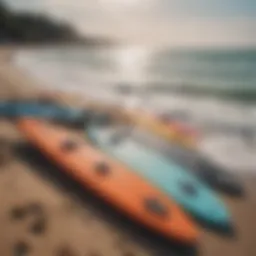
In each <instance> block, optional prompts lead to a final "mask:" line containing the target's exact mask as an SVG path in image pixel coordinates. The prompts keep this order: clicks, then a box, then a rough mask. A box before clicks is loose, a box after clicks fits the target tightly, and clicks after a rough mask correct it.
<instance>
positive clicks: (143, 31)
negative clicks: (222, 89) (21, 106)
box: [5, 0, 256, 47]
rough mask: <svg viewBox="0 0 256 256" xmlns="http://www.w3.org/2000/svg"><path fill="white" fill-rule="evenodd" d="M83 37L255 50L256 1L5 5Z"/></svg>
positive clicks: (46, 0) (20, 1)
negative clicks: (49, 18) (41, 15)
mask: <svg viewBox="0 0 256 256" xmlns="http://www.w3.org/2000/svg"><path fill="white" fill-rule="evenodd" d="M5 2H7V3H9V4H10V5H11V6H12V7H14V8H18V9H23V10H30V11H39V12H45V13H48V14H51V15H53V16H55V17H57V18H60V19H63V20H66V21H68V22H70V23H72V24H74V25H75V26H76V28H77V29H78V31H80V32H82V33H85V34H86V33H89V34H96V35H101V36H102V35H103V36H108V37H113V38H115V39H118V40H122V41H123V42H127V43H133V44H147V45H168V46H198V47H201V46H225V47H231V46H234V47H237V46H238V47H240V46H242V47H243V46H252V47H254V46H256V33H255V31H256V29H255V27H256V0H5Z"/></svg>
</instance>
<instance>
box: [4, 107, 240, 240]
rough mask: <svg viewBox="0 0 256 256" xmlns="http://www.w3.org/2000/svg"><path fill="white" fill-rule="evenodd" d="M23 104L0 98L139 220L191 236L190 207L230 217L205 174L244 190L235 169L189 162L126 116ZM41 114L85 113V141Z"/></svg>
mask: <svg viewBox="0 0 256 256" xmlns="http://www.w3.org/2000/svg"><path fill="white" fill-rule="evenodd" d="M19 104H21V105H20V109H18V108H17V106H16V108H7V107H6V105H4V104H2V105H1V104H0V114H1V111H2V112H4V111H3V110H5V113H7V112H8V111H10V110H11V111H10V112H9V115H10V113H12V115H13V116H14V117H16V118H18V126H19V128H20V130H21V131H22V133H23V134H24V135H25V136H26V137H27V138H28V140H29V141H31V142H32V143H33V144H34V145H36V146H37V147H38V148H39V149H40V150H41V151H42V152H43V153H45V154H46V155H47V156H48V157H50V158H51V159H52V160H54V161H55V162H57V163H58V164H59V165H61V166H62V167H63V170H65V171H66V172H68V173H69V174H70V175H72V176H73V177H74V178H76V179H77V180H78V181H79V182H81V183H82V184H83V185H85V186H87V187H90V188H91V189H92V190H93V191H95V192H96V193H97V194H98V195H99V196H102V198H104V199H105V200H107V201H108V202H109V203H111V204H112V205H113V206H115V207H117V208H119V209H120V210H122V211H123V212H125V213H126V214H127V215H129V216H130V217H133V218H134V219H136V220H137V221H139V222H140V223H143V224H144V225H146V226H148V227H150V228H151V229H154V230H155V231H158V232H159V233H161V234H163V235H165V236H167V237H169V238H176V239H177V240H181V241H184V242H193V241H195V240H196V238H197V236H198V228H197V225H196V224H195V222H194V221H192V219H191V216H190V215H192V216H195V217H197V218H199V219H202V220H204V221H206V222H208V223H211V224H214V225H217V226H221V227H226V226H228V225H229V224H230V222H231V220H230V219H231V218H230V215H229V213H228V211H227V209H226V208H225V206H224V204H223V203H222V201H221V200H220V199H219V198H218V197H217V196H216V195H215V194H214V193H213V191H212V190H211V189H210V188H209V187H208V185H205V182H202V178H203V180H204V181H206V182H207V183H208V184H210V185H213V186H215V187H219V188H221V187H229V188H232V189H229V190H232V191H233V192H234V191H235V192H237V191H239V192H241V187H240V185H239V182H238V181H236V180H235V179H234V177H232V176H231V175H230V174H228V173H224V172H222V171H220V170H218V169H216V168H213V167H214V166H213V167H212V166H209V164H208V163H207V162H206V164H205V162H204V161H203V160H201V159H199V161H198V160H197V162H199V166H198V163H197V168H194V166H190V163H185V164H184V161H183V160H184V158H188V157H186V156H184V155H180V154H177V155H178V157H176V154H173V152H172V149H171V147H170V143H167V144H166V143H164V142H163V140H161V139H159V138H160V137H159V136H155V135H153V133H149V134H147V132H145V130H141V129H135V130H134V129H131V128H130V127H128V126H127V125H125V124H122V125H116V124H115V122H105V123H104V122H97V118H95V115H93V113H91V112H90V111H87V112H86V111H84V110H83V111H82V110H77V109H67V108H66V109H65V108H63V107H59V106H57V105H51V104H50V105H45V104H38V103H29V104H27V105H26V104H25V105H22V104H24V103H19ZM31 104H32V105H31ZM33 104H34V105H33ZM9 107H10V105H9ZM47 107H48V108H47ZM51 108H54V111H55V112H54V111H51ZM7 110H8V111H7ZM66 110H67V111H66ZM7 114H8V113H7ZM99 116H101V115H99ZM99 116H98V117H99ZM38 117H39V118H40V119H42V118H46V119H51V120H55V119H56V117H58V118H57V119H59V120H60V121H63V120H64V121H67V122H69V121H70V120H73V121H74V120H76V119H77V118H78V119H79V120H80V119H81V120H82V121H85V119H86V122H85V125H86V127H85V128H86V134H85V135H86V138H87V141H85V139H84V138H80V137H77V136H76V134H75V133H73V132H71V131H70V130H68V129H65V128H63V127H62V128H60V127H58V126H56V125H53V124H48V123H46V122H44V121H42V120H41V121H39V120H36V118H38ZM64 117H65V118H66V119H65V118H64ZM105 117H108V116H105ZM72 118H73V119H72ZM107 119H108V118H107ZM147 124H148V123H147ZM143 126H144V127H145V122H144V125H143ZM159 127H160V126H159ZM149 130H150V129H149ZM153 130H154V129H153ZM127 135H129V136H127ZM46 138H47V139H46ZM49 138H51V139H50V140H49ZM192 158H194V159H198V158H197V157H196V158H195V157H194V156H193V157H192ZM207 168H208V169H207ZM191 170H193V172H191ZM205 173H206V174H207V173H208V175H205ZM194 174H196V175H194ZM202 174H203V175H202ZM212 177H214V178H212ZM209 181H211V182H209Z"/></svg>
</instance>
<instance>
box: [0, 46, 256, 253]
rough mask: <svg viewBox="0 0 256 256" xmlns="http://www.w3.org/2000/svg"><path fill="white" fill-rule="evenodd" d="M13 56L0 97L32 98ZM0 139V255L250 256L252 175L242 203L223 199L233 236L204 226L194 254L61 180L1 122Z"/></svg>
mask: <svg viewBox="0 0 256 256" xmlns="http://www.w3.org/2000/svg"><path fill="white" fill-rule="evenodd" d="M12 53H13V50H12V49H7V48H2V49H1V50H0V99H3V98H31V97H38V95H39V93H40V90H39V87H37V85H39V86H41V88H43V86H42V85H40V84H39V81H34V80H32V79H31V77H29V76H28V75H27V74H25V73H24V72H22V70H19V69H18V68H17V67H14V66H13V65H12V64H11V63H10V61H9V60H10V59H11V56H12V55H11V54H12ZM57 100H58V101H62V102H65V103H66V104H75V103H76V105H79V104H80V105H82V104H83V100H82V99H78V98H74V96H69V95H64V94H61V95H59V96H58V99H57ZM0 139H1V141H0V203H1V208H0V227H1V231H0V255H1V256H9V255H10V256H11V255H19V254H15V253H14V250H18V251H20V252H26V250H28V252H29V253H28V254H20V255H38V256H40V255H42V256H46V255H49V256H50V255H52V256H55V255H56V256H72V255H73V256H76V255H77V256H132V255H140V256H143V255H163V256H171V255H203V256H217V255H218V256H221V255H223V256H224V255H225V256H226V255H232V256H255V255H256V221H255V220H254V217H255V216H256V178H255V177H252V176H242V180H243V181H244V184H245V185H246V190H247V195H246V197H245V198H240V199H235V198H230V197H225V198H223V199H224V200H225V202H226V203H227V205H228V207H229V209H230V211H231V214H232V216H233V222H234V229H235V234H234V235H232V236H229V235H223V234H220V233H219V232H215V231H213V230H210V229H207V228H203V227H202V228H200V230H201V237H200V240H199V243H198V246H197V249H196V250H191V249H190V248H186V250H183V248H176V246H174V245H173V244H171V243H168V242H167V241H164V240H163V239H160V238H158V237H156V236H154V235H152V234H149V233H148V232H146V231H144V230H140V229H139V227H137V226H136V225H133V224H132V223H131V222H128V221H126V220H124V219H123V218H122V217H121V215H119V214H117V213H116V212H115V211H113V210H111V209H109V208H108V207H106V205H103V204H102V203H101V202H99V201H98V200H97V199H96V198H94V197H93V196H92V195H91V194H90V193H88V192H87V191H84V190H82V189H81V188H80V187H79V186H77V185H76V183H74V182H71V181H70V180H69V179H68V178H67V177H63V175H62V174H61V173H60V172H59V171H58V169H56V168H55V167H54V166H52V165H50V164H49V163H48V162H47V161H44V159H42V157H41V156H40V155H39V154H37V153H36V152H35V151H34V150H33V149H31V148H30V147H28V146H26V144H25V142H24V140H23V138H22V136H21V134H19V132H18V131H17V130H16V128H15V124H14V123H12V122H10V121H6V120H0ZM28 205H32V206H33V205H34V206H33V208H32V210H31V211H30V212H29V211H28V213H27V214H22V212H20V210H19V207H21V209H26V206H28ZM17 207H18V208H17ZM23 215H24V216H23ZM15 216H16V217H15ZM35 224H37V227H34V225H35Z"/></svg>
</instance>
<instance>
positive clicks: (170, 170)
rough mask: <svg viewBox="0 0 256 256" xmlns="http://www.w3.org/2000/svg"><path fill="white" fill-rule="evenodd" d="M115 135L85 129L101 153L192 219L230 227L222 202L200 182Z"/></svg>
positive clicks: (111, 131) (114, 130)
mask: <svg viewBox="0 0 256 256" xmlns="http://www.w3.org/2000/svg"><path fill="white" fill-rule="evenodd" d="M117 131H118V129H117V128H107V127H103V126H99V125H91V126H90V127H87V128H86V133H87V136H89V138H90V139H91V140H92V141H93V142H94V143H95V144H96V145H97V146H98V147H99V148H101V150H103V151H104V152H106V153H108V154H110V155H112V156H113V157H115V158H116V159H118V160H119V161H121V162H123V163H125V164H126V165H127V166H129V167H130V168H131V171H134V172H136V173H137V174H139V175H141V176H143V177H144V178H146V179H147V180H148V181H150V182H151V183H152V184H154V185H155V186H156V187H158V188H160V189H161V190H162V191H164V192H165V193H166V194H167V195H168V196H170V197H172V198H173V199H175V200H176V202H177V203H178V204H180V205H181V206H182V207H183V208H184V209H185V210H186V211H188V212H189V213H191V214H192V215H193V216H195V217H197V218H199V219H202V220H204V221H206V222H208V223H210V224H214V225H217V226H220V227H226V226H228V225H229V224H230V215H229V212H228V211H227V209H226V207H225V206H224V204H223V202H222V201H221V200H220V199H219V198H218V197H217V195H215V194H214V192H213V191H212V190H211V189H210V188H208V187H207V186H206V185H205V184H204V183H203V182H202V181H201V180H199V179H198V178H197V177H196V176H193V174H191V173H190V172H189V171H188V170H186V169H184V168H182V167H181V166H179V165H177V164H176V163H174V162H172V160H170V159H168V158H165V157H164V156H163V155H161V154H160V153H158V152H157V151H154V150H153V149H151V148H148V147H146V146H143V144H140V143H139V142H137V141H136V140H134V139H132V137H130V136H129V134H128V136H123V138H122V136H119V135H118V134H117ZM126 135H127V134H126Z"/></svg>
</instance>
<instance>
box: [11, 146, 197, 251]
mask: <svg viewBox="0 0 256 256" xmlns="http://www.w3.org/2000/svg"><path fill="white" fill-rule="evenodd" d="M14 153H15V155H16V156H17V157H18V158H19V159H20V160H22V161H23V162H25V163H26V164H29V165H30V166H31V167H32V170H33V171H35V172H37V173H38V174H39V175H40V176H41V177H43V178H45V179H47V180H48V181H51V182H52V183H53V184H54V185H55V186H57V187H58V189H60V190H62V191H63V192H64V193H67V194H69V195H70V196H72V197H75V198H74V200H75V199H78V200H79V203H81V205H82V207H84V208H87V209H88V208H89V209H90V210H91V211H92V212H93V213H94V214H95V215H97V216H98V217H100V218H101V219H103V220H104V221H106V222H110V223H111V225H115V226H116V227H118V228H121V229H122V230H124V233H125V234H127V238H128V239H130V240H133V241H134V242H136V243H138V244H140V245H142V246H143V247H144V248H146V249H149V250H150V251H151V252H152V253H153V255H157V256H166V255H168V256H172V255H177V256H186V255H188V256H193V255H197V245H183V244H179V243H177V242H174V241H173V242H172V241H170V240H167V239H165V238H164V237H161V236H159V235H156V234H155V233H152V232H151V231H149V230H146V229H145V228H144V227H141V226H139V225H138V224H135V223H134V222H132V221H131V220H129V219H128V218H126V217H124V216H123V215H122V214H121V213H119V212H117V211H115V210H114V209H112V208H111V207H109V206H108V205H106V204H105V203H104V202H103V201H102V200H99V198H98V197H96V196H94V195H93V194H92V193H91V192H90V191H88V190H87V189H85V188H84V187H82V186H81V185H79V184H78V183H77V182H75V181H74V180H72V179H71V178H70V177H69V176H67V175H66V174H65V173H64V172H63V171H62V170H60V168H58V167H57V166H56V165H55V164H53V163H51V162H50V161H48V160H47V159H46V158H45V157H44V156H43V155H42V154H41V153H40V152H39V151H38V150H37V149H35V148H34V147H32V146H31V145H29V144H25V143H20V144H17V145H15V147H14ZM121 240H124V239H120V242H118V241H117V244H116V247H122V246H123V245H122V244H124V247H125V241H123V242H122V241H121ZM129 255H133V254H129Z"/></svg>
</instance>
